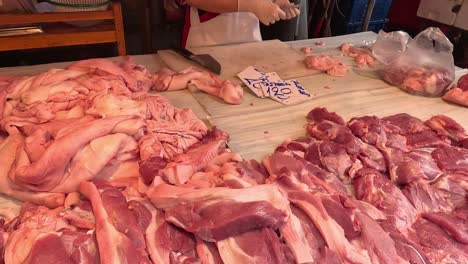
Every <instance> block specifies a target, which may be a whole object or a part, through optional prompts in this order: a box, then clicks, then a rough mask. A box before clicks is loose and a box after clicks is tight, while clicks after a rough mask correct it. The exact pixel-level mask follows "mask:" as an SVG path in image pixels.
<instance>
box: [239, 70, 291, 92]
mask: <svg viewBox="0 0 468 264" xmlns="http://www.w3.org/2000/svg"><path fill="white" fill-rule="evenodd" d="M237 76H238V77H239V78H240V79H241V80H242V82H243V83H245V85H247V87H249V89H250V90H252V92H254V93H255V94H256V95H257V96H258V97H262V98H263V97H265V96H266V95H264V94H263V91H262V86H261V85H262V84H268V83H272V82H282V80H281V78H280V77H279V76H278V74H276V73H275V72H270V73H264V72H262V71H260V70H258V69H255V68H254V67H252V66H249V67H247V68H246V69H245V70H243V71H242V72H240V73H239V74H237Z"/></svg>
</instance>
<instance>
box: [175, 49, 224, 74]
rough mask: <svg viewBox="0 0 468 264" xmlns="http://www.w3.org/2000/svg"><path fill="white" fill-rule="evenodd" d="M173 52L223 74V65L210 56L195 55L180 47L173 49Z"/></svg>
mask: <svg viewBox="0 0 468 264" xmlns="http://www.w3.org/2000/svg"><path fill="white" fill-rule="evenodd" d="M171 50H173V51H175V52H176V53H177V54H179V55H181V56H183V57H184V58H186V59H188V60H191V61H194V62H196V63H198V64H200V65H201V66H203V67H205V68H206V69H208V70H210V71H212V72H214V73H216V74H218V75H219V74H221V64H219V62H218V61H217V60H215V58H213V57H212V56H211V55H209V54H193V53H192V52H191V51H189V50H187V49H184V48H180V47H172V48H171Z"/></svg>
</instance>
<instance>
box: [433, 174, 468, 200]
mask: <svg viewBox="0 0 468 264" xmlns="http://www.w3.org/2000/svg"><path fill="white" fill-rule="evenodd" d="M467 176H468V174H463V173H457V172H454V173H447V174H444V175H442V176H441V177H439V178H438V179H437V180H436V181H435V182H433V183H432V184H431V185H432V186H434V187H435V188H436V189H438V190H439V191H440V192H441V193H442V195H443V196H444V199H445V200H446V201H447V202H448V203H449V204H450V206H451V207H453V208H466V206H468V201H467V199H466V197H467V195H468V180H467Z"/></svg>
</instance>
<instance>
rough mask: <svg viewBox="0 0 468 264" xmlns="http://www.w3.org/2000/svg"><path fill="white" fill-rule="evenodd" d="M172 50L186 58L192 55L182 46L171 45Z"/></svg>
mask: <svg viewBox="0 0 468 264" xmlns="http://www.w3.org/2000/svg"><path fill="white" fill-rule="evenodd" d="M172 50H173V51H175V52H177V53H179V54H180V55H182V56H184V57H186V58H190V57H191V56H193V53H192V52H190V51H189V50H187V49H184V48H180V47H173V48H172Z"/></svg>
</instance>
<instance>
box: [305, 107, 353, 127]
mask: <svg viewBox="0 0 468 264" xmlns="http://www.w3.org/2000/svg"><path fill="white" fill-rule="evenodd" d="M307 119H309V120H310V121H315V122H320V121H323V120H328V121H331V122H333V123H336V124H339V125H343V126H344V125H346V122H345V121H344V119H343V118H342V117H341V116H339V115H338V114H336V113H335V112H329V111H328V109H326V108H324V107H316V108H314V109H312V110H310V112H309V113H308V114H307Z"/></svg>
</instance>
